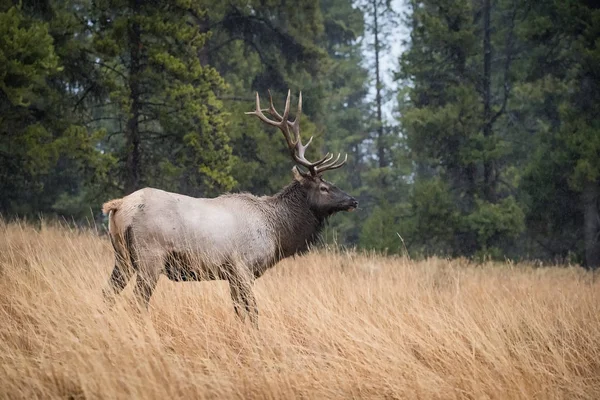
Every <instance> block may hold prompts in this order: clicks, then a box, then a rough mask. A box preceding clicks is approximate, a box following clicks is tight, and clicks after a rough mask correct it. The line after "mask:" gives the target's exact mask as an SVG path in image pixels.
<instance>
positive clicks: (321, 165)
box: [245, 90, 348, 176]
mask: <svg viewBox="0 0 600 400" xmlns="http://www.w3.org/2000/svg"><path fill="white" fill-rule="evenodd" d="M290 98H291V90H288V94H287V98H286V100H285V109H284V111H283V115H281V114H279V113H278V112H277V110H276V109H275V106H274V105H273V96H272V94H271V91H270V90H269V108H267V109H264V110H263V109H261V108H260V97H259V95H258V92H257V93H256V110H255V111H250V112H246V113H245V114H248V115H256V116H257V117H258V118H259V119H260V120H261V121H263V122H265V123H266V124H269V125H271V126H276V127H278V128H279V129H280V130H281V132H283V136H284V137H285V141H286V142H287V145H288V149H289V151H290V155H291V156H292V159H293V160H294V161H295V162H296V163H298V164H300V165H302V166H304V167H305V168H308V170H309V171H310V173H311V175H313V176H316V175H317V174H319V173H322V172H324V171H326V170H329V169H336V168H339V167H341V166H342V165H344V163H345V162H346V160H347V159H348V155H346V159H345V160H344V161H342V162H341V163H340V164H336V163H337V162H338V160H339V159H340V156H341V154H338V156H337V158H336V159H335V161H333V162H331V160H332V159H333V154H330V153H327V154H325V157H323V158H321V159H320V160H318V161H315V162H310V161H308V160H307V159H306V157H305V156H304V153H305V152H306V149H307V148H308V146H309V145H310V144H311V143H312V140H313V137H312V136H311V138H310V139H308V142H306V144H302V140H301V137H300V116H301V115H302V92H300V95H299V96H298V112H297V114H296V118H295V119H294V122H291V121H288V118H289V115H290V103H291V101H290ZM263 111H267V112H268V113H269V114H271V115H272V116H274V117H275V118H276V119H278V120H279V121H274V120H271V119H269V118H267V117H266V116H265V115H264V114H263ZM290 128H291V129H292V132H293V133H294V137H293V138H292V134H291V132H290Z"/></svg>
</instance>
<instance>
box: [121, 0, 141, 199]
mask: <svg viewBox="0 0 600 400" xmlns="http://www.w3.org/2000/svg"><path fill="white" fill-rule="evenodd" d="M139 2H140V0H131V9H132V11H133V17H132V18H136V17H137V15H138V14H139V6H140V3H139ZM128 36H129V55H130V61H129V96H130V97H129V100H130V102H131V107H130V110H129V119H128V120H127V127H126V136H127V165H126V172H125V194H129V193H132V192H134V191H136V190H137V189H139V188H140V176H141V149H140V142H141V140H140V126H139V124H140V72H141V67H140V58H141V57H140V52H141V46H142V42H141V32H140V25H139V23H137V22H136V21H135V20H134V21H132V22H131V24H130V26H129V32H128Z"/></svg>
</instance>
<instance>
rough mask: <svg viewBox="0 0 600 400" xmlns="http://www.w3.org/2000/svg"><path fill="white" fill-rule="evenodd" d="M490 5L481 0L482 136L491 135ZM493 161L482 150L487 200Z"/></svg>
mask: <svg viewBox="0 0 600 400" xmlns="http://www.w3.org/2000/svg"><path fill="white" fill-rule="evenodd" d="M490 14H491V6H490V0H483V136H484V137H485V138H486V144H487V138H489V137H491V136H492V108H491V101H492V96H491V85H492V79H491V78H492V43H491V38H490V35H491V26H490ZM492 169H493V162H492V160H490V159H489V155H488V154H487V152H485V151H484V160H483V194H484V196H485V199H486V200H487V201H494V188H493V182H492V181H493V177H492Z"/></svg>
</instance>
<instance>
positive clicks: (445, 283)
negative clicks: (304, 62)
mask: <svg viewBox="0 0 600 400" xmlns="http://www.w3.org/2000/svg"><path fill="white" fill-rule="evenodd" d="M112 264H113V255H112V249H111V246H110V243H109V241H108V239H107V238H105V237H104V238H99V237H98V236H96V235H95V234H94V233H93V232H88V233H76V232H71V231H69V230H68V229H66V228H58V227H43V228H42V229H41V230H39V229H34V228H32V227H31V226H28V225H16V224H4V223H0V360H1V370H0V398H11V399H13V398H27V399H30V398H140V399H167V398H194V399H196V398H278V399H288V398H290V399H291V398H318V399H323V398H350V397H353V398H407V399H415V398H421V399H437V398H440V399H453V398H477V399H482V398H493V399H516V398H524V399H526V398H537V399H557V398H567V399H575V398H588V399H593V398H600V312H599V311H600V284H599V283H597V282H594V280H593V277H592V275H591V274H589V273H587V272H585V271H583V270H582V269H580V268H576V267H569V268H538V269H535V268H533V267H530V266H526V265H510V264H495V265H492V264H489V265H483V266H477V265H473V264H469V263H467V262H466V261H464V260H462V261H460V260H456V261H447V260H441V259H430V260H427V261H423V262H412V261H409V260H405V259H400V258H382V257H377V256H368V255H358V254H352V253H336V252H321V253H319V254H317V253H313V254H310V255H307V256H304V257H299V258H297V259H295V260H287V261H285V262H282V263H281V264H280V265H277V266H276V267H275V268H274V269H272V270H270V271H269V272H267V274H265V276H263V277H262V278H260V279H259V280H258V281H257V283H256V293H257V297H258V302H259V309H260V318H259V325H260V329H259V330H258V331H256V330H254V329H252V328H251V326H250V324H249V323H246V324H242V323H240V322H239V321H238V320H237V319H236V318H235V315H234V312H233V306H232V303H231V300H230V298H229V291H228V288H227V286H226V283H225V282H204V283H172V282H170V281H168V280H167V279H166V278H164V277H163V278H161V280H160V282H159V284H158V289H157V291H156V293H155V295H154V297H153V298H152V301H151V310H150V312H149V313H148V314H144V313H142V314H139V313H136V312H135V311H134V309H133V308H132V307H131V305H130V303H131V301H130V300H131V299H132V288H131V286H132V285H131V284H130V286H129V287H128V288H127V289H126V290H125V292H124V293H123V295H122V296H121V297H120V298H119V300H118V301H117V305H116V306H115V308H113V309H110V310H109V309H108V308H107V307H106V306H105V304H104V302H103V299H102V296H101V289H102V288H103V287H104V284H105V282H106V279H107V277H108V275H109V273H110V270H111V268H112ZM127 299H129V301H128V300H127Z"/></svg>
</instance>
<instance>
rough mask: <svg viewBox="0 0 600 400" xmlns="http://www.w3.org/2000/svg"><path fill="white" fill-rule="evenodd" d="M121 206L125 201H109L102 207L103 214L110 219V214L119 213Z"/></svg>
mask: <svg viewBox="0 0 600 400" xmlns="http://www.w3.org/2000/svg"><path fill="white" fill-rule="evenodd" d="M121 204H123V199H114V200H110V201H107V202H106V203H104V204H103V205H102V212H103V213H104V214H105V215H108V216H109V217H110V212H111V211H117V210H118V209H119V208H120V207H121Z"/></svg>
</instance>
